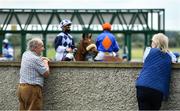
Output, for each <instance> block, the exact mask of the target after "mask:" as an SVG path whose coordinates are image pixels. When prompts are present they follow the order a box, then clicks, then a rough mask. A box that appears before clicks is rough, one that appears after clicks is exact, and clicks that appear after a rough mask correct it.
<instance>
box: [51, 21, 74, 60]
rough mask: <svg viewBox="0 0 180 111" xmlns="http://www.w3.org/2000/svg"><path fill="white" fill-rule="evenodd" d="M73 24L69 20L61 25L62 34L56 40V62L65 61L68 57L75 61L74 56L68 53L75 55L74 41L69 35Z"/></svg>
mask: <svg viewBox="0 0 180 111" xmlns="http://www.w3.org/2000/svg"><path fill="white" fill-rule="evenodd" d="M71 24H72V22H71V21H70V20H68V19H65V20H62V21H61V23H60V27H61V29H62V32H61V33H59V34H58V35H57V36H56V38H55V40H54V47H55V51H56V55H55V59H56V61H65V58H66V57H68V58H69V57H71V58H69V59H73V56H72V55H70V54H68V53H72V54H73V50H74V49H75V43H74V39H73V37H72V36H71V35H70V34H69V32H70V26H71Z"/></svg>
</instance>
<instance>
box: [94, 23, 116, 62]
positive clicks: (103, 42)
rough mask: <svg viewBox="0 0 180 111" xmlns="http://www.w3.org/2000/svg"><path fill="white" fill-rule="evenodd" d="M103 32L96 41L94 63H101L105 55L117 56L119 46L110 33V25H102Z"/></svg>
mask: <svg viewBox="0 0 180 111" xmlns="http://www.w3.org/2000/svg"><path fill="white" fill-rule="evenodd" d="M102 28H103V32H102V33H101V34H100V35H99V36H98V37H97V39H96V46H97V50H98V54H97V56H96V57H95V60H96V61H102V60H103V58H104V56H105V55H110V56H117V52H118V51H119V46H118V43H117V41H116V38H115V36H114V35H113V34H112V33H110V31H111V24H110V23H104V24H103V25H102Z"/></svg>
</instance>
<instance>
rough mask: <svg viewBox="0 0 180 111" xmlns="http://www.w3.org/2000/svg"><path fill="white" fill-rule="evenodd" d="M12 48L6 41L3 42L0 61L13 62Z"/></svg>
mask: <svg viewBox="0 0 180 111" xmlns="http://www.w3.org/2000/svg"><path fill="white" fill-rule="evenodd" d="M13 52H14V51H13V48H12V46H11V45H10V43H9V41H8V39H4V40H3V50H2V57H0V61H3V60H13Z"/></svg>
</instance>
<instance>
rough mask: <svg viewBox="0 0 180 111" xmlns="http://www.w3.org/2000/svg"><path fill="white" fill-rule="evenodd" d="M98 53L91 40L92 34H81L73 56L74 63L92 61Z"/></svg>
mask: <svg viewBox="0 0 180 111" xmlns="http://www.w3.org/2000/svg"><path fill="white" fill-rule="evenodd" d="M97 53H98V51H97V48H96V45H95V44H94V41H93V40H92V33H83V35H82V39H81V40H80V43H79V45H78V47H77V51H76V54H75V60H76V61H94V58H95V56H96V55H97Z"/></svg>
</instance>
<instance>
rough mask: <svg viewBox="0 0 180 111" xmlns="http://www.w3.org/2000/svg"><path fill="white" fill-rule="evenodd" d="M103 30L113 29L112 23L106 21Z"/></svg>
mask: <svg viewBox="0 0 180 111" xmlns="http://www.w3.org/2000/svg"><path fill="white" fill-rule="evenodd" d="M102 28H103V30H111V24H110V23H108V22H106V23H104V24H103V25H102Z"/></svg>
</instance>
